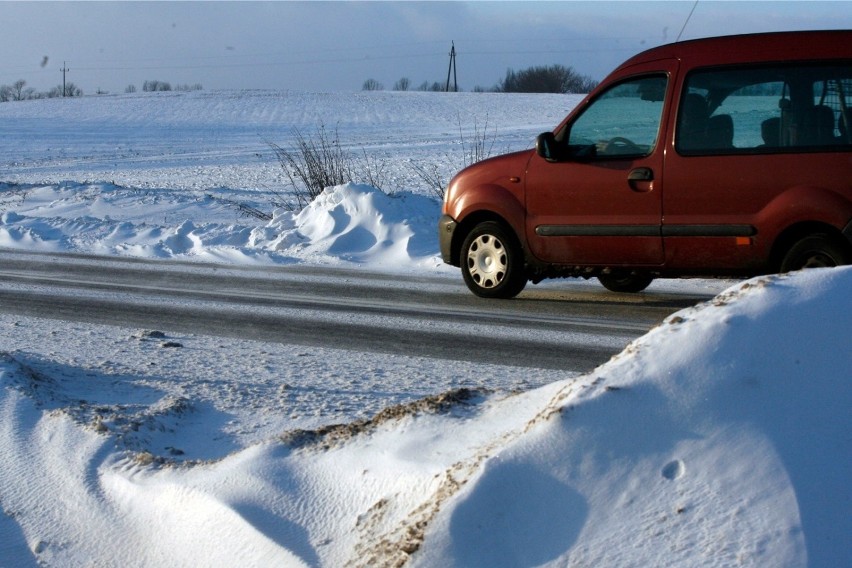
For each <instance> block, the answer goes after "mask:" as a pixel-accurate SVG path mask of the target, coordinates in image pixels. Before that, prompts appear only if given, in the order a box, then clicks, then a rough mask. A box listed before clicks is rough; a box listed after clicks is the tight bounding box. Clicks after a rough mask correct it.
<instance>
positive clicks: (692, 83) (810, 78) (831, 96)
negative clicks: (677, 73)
mask: <svg viewBox="0 0 852 568" xmlns="http://www.w3.org/2000/svg"><path fill="white" fill-rule="evenodd" d="M850 107H852V64H849V65H841V66H827V65H816V64H814V65H783V66H782V65H774V66H764V67H747V68H721V69H710V70H699V71H694V72H693V73H691V74H690V75H689V76H688V77H687V79H686V84H685V88H684V91H683V94H682V96H681V98H680V101H679V105H678V118H677V124H676V131H675V147H676V149H677V151H678V152H679V153H680V154H683V155H687V156H689V155H713V154H761V153H782V152H803V151H804V152H808V151H813V152H826V151H836V150H847V151H848V149H849V146H850V145H852V136H850V134H849V128H848V126H849V124H848V122H849V120H850V118H852V112H850V110H849V109H850Z"/></svg>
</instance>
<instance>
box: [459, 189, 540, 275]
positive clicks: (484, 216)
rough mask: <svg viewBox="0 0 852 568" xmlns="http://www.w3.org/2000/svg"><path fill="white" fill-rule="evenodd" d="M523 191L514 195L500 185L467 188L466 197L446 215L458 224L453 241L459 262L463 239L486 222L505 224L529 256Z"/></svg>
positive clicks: (462, 196)
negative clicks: (474, 228)
mask: <svg viewBox="0 0 852 568" xmlns="http://www.w3.org/2000/svg"><path fill="white" fill-rule="evenodd" d="M522 195H523V193H522V192H521V191H520V188H518V189H516V190H515V191H512V190H510V189H508V188H506V187H503V186H501V185H497V184H485V185H480V186H476V187H470V188H465V191H464V193H463V194H462V195H461V196H459V198H458V199H457V200H456V201H455V202H454V203H453V207H452V209H451V210H450V211H448V212H447V213H448V214H449V215H450V216H451V217H452V218H453V219H455V221H456V223H457V224H456V227H455V230H454V231H453V238H452V248H451V250H452V255H453V259H454V260H455V261H456V262H457V261H458V255H459V250H460V249H461V244H462V242H463V241H464V238H465V237H466V236H467V234H468V232H470V230H471V229H473V227H474V226H476V225H478V224H479V223H482V222H484V221H499V222H502V223H505V224H506V225H507V227H508V228H509V229H511V231H512V232H513V233H514V234H515V237H516V238H517V239H518V244H519V245H520V247H521V250H522V251H523V252H524V256H527V248H528V247H527V244H526V238H525V236H524V220H525V218H526V217H525V211H524V205H523V203H522Z"/></svg>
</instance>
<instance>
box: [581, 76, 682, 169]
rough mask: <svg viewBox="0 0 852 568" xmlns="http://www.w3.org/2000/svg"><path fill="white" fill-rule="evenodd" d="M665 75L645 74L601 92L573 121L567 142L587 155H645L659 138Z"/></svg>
mask: <svg viewBox="0 0 852 568" xmlns="http://www.w3.org/2000/svg"><path fill="white" fill-rule="evenodd" d="M666 83H667V77H666V76H665V75H653V76H644V77H640V78H635V79H631V80H628V81H625V82H623V83H619V84H617V85H615V86H613V87H612V88H610V89H608V90H606V91H604V92H603V93H602V94H601V95H600V96H598V97H597V98H596V99H595V100H594V101H592V103H591V104H590V105H589V106H588V107H587V108H586V110H585V111H583V113H582V114H581V115H580V116H579V117H577V119H576V120H574V122H573V124H571V126H570V131H569V133H568V137H567V145H568V147H569V149H570V151H571V152H572V153H574V154H575V155H580V156H589V157H593V156H594V157H604V158H606V157H610V158H611V157H635V156H646V155H648V154H650V153H651V152H653V151H654V147H655V146H656V144H657V140H658V139H659V132H660V119H661V117H662V113H663V100H664V98H665V97H664V95H665V91H666Z"/></svg>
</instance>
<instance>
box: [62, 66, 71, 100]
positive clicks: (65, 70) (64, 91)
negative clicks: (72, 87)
mask: <svg viewBox="0 0 852 568" xmlns="http://www.w3.org/2000/svg"><path fill="white" fill-rule="evenodd" d="M60 71H62V96H63V97H64V96H65V95H66V93H67V91H66V90H65V73H67V72H68V71H70V69H68V67H67V66H66V65H65V62H64V61H63V62H62V69H60Z"/></svg>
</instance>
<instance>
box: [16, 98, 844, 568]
mask: <svg viewBox="0 0 852 568" xmlns="http://www.w3.org/2000/svg"><path fill="white" fill-rule="evenodd" d="M576 102H577V99H576V98H572V97H561V96H552V95H518V96H515V95H511V96H509V95H497V94H476V93H459V94H434V93H356V94H352V93H349V94H346V93H336V94H325V93H314V94H306V93H285V92H265V91H247V92H211V93H204V92H196V93H182V94H158V95H149V94H140V95H125V96H110V97H87V98H81V99H70V100H45V101H29V102H21V103H5V104H0V124H2V131H3V136H2V137H0V247H7V248H18V249H26V250H44V251H56V252H85V253H94V254H102V255H120V256H136V257H146V258H159V259H163V258H175V259H182V260H187V259H189V260H198V261H208V262H219V263H231V264H256V265H261V266H262V265H265V264H277V265H287V264H295V263H300V264H307V265H311V264H333V265H338V266H343V267H349V268H351V269H352V270H359V269H369V270H379V271H384V272H387V273H390V274H393V273H395V272H398V271H403V272H407V273H420V274H424V275H428V276H429V277H438V278H446V281H447V283H448V285H450V284H453V285H455V284H457V282H458V280H459V279H460V276H459V275H458V273H457V271H454V270H451V269H449V268H447V267H445V266H442V265H441V263H440V261H439V259H438V255H437V239H436V236H435V220H436V218H437V215H438V212H439V209H440V205H439V203H438V202H437V201H435V200H434V199H433V198H432V197H431V196H430V193H429V189H428V187H425V186H424V184H423V182H422V180H421V179H419V177H418V176H417V175H416V174H415V172H414V165H416V164H428V165H430V166H436V167H438V168H439V170H440V171H441V172H442V175H445V176H446V177H449V175H451V174H452V172H453V171H454V169H455V168H457V167H458V166H459V165H460V162H461V157H460V156H461V155H462V154H463V153H464V150H465V148H464V147H463V145H464V146H466V145H468V144H470V143H471V142H472V140H473V139H474V138H475V137H476V132H477V131H480V132H481V131H482V130H483V129H485V128H486V125H487V129H486V132H488V133H489V138H490V134H491V133H492V132H493V133H494V138H493V146H494V147H493V151H494V152H502V151H504V150H510V149H518V148H523V147H528V146H530V145H531V144H532V140H533V138H534V136H535V135H536V134H537V133H538V132H539V131H542V130H545V129H548V128H550V127H552V126H553V125H554V124H556V123H557V122H558V121H559V120H560V119H561V118H562V117H563V116H564V114H565V113H566V112H567V110H568V109H570V108H571V107H572V106H573V105H574V104H576ZM320 125H325V127H326V128H327V129H334V130H336V132H337V133H338V135H339V137H340V141H341V144H343V145H344V146H346V147H347V148H351V149H352V150H353V151H354V152H355V153H358V154H362V155H367V156H369V157H370V158H371V159H372V160H375V161H374V162H373V164H374V166H375V165H376V164H380V165H381V171H382V172H383V176H382V177H383V183H382V184H381V185H382V188H383V190H384V191H379V190H377V189H375V188H373V187H370V186H368V185H366V184H352V185H345V186H339V187H335V188H330V189H329V190H328V191H327V192H326V193H325V194H324V195H323V196H321V197H320V199H318V200H317V201H316V202H315V203H314V204H313V205H311V206H310V207H308V208H307V209H305V210H303V211H301V212H290V211H285V210H281V209H279V210H275V209H274V207H273V206H272V202H273V201H274V200H275V198H276V196H277V195H278V194H279V192H280V190H281V188H282V184H283V177H282V173H281V169H280V166H279V165H278V163H277V162H276V161H275V159H274V156H273V155H272V153H271V151H270V148H269V146H268V144H267V143H268V142H273V143H277V144H279V145H287V144H288V143H289V141H290V140H291V139H292V134H293V132H292V130H293V128H298V129H300V130H301V131H303V132H306V133H310V132H311V131H314V130H315V129H317V128H319V127H320ZM359 181H363V180H359ZM247 210H252V211H260V212H263V213H267V214H269V215H273V217H272V218H271V219H266V218H259V217H257V216H251V215H246V214H245V212H246V211H247ZM731 284H732V283H713V282H707V281H698V282H688V283H673V284H667V283H659V284H654V285H653V286H652V287H651V288H650V289H649V292H648V293H650V294H653V293H654V290H655V289H661V288H665V287H666V286H675V287H678V286H679V287H690V286H700V287H701V289H702V292H704V291H706V290H707V289H716V290H718V291H719V292H721V293H720V295H719V296H717V298H716V299H715V300H713V301H711V302H708V303H706V304H702V305H699V306H696V307H694V308H689V309H687V310H683V311H681V312H679V313H677V314H674V315H673V316H671V317H670V318H668V320H667V321H666V322H665V323H664V324H663V325H661V326H659V327H657V328H655V329H653V330H652V331H651V332H649V333H648V334H647V335H646V336H644V337H642V338H640V339H638V340H637V341H635V342H634V343H632V344H631V345H630V346H629V347H628V348H627V349H625V351H624V352H623V353H621V354H620V355H618V356H617V357H615V358H613V360H611V361H610V362H609V363H607V364H605V365H603V366H601V367H599V368H598V369H596V370H595V371H594V372H592V373H590V374H588V375H585V376H579V377H577V376H574V375H573V374H570V373H561V372H558V371H546V370H541V369H519V368H509V367H507V368H499V369H494V368H491V369H489V371H490V372H488V373H486V374H485V376H488V377H489V378H493V377H502V378H501V379H500V381H501V382H499V384H490V383H488V382H483V380H482V376H483V374H482V373H481V369H477V368H476V366H474V365H472V364H461V363H458V362H442V361H435V360H424V359H419V358H415V357H393V356H377V355H375V354H365V353H352V352H346V351H341V350H335V349H332V348H331V347H329V348H323V349H314V348H305V347H298V346H286V345H283V346H282V345H274V344H266V343H261V342H252V341H234V340H227V341H223V340H221V339H218V338H211V337H205V336H202V335H189V336H187V335H177V334H175V333H173V332H171V331H170V330H168V329H164V330H140V329H124V328H115V327H107V326H93V325H84V324H77V323H60V322H56V321H48V320H38V319H34V318H22V317H11V316H0V382H2V391H0V506H2V515H0V566H3V567H6V566H12V567H17V566H113V565H126V566H301V565H312V566H316V565H321V566H335V567H336V566H347V565H352V566H382V565H384V566H396V565H400V564H402V563H404V562H406V561H407V562H408V563H409V564H410V565H412V566H489V567H491V566H538V565H553V566H637V567H638V566H643V567H644V566H758V567H764V566H773V567H774V566H780V567H785V566H814V567H839V566H850V565H852V545H850V538H849V535H850V534H852V521H850V519H852V516H851V515H850V514H849V511H850V506H852V495H850V489H849V487H850V473H852V472H850V467H851V466H850V464H852V452H850V444H852V439H850V431H852V429H850V419H849V408H850V407H852V404H850V403H852V400H850V395H849V392H850V390H849V386H848V379H849V369H850V368H852V350H850V349H849V347H848V344H849V332H850V324H849V321H850V315H852V299H850V296H849V294H848V290H849V289H850V286H851V285H852V269H849V268H844V269H835V270H813V271H808V272H805V273H801V274H793V275H788V276H781V277H767V278H761V279H756V280H752V281H748V282H745V283H735V284H733V285H731ZM552 285H559V283H554V284H552ZM589 285H590V286H592V285H593V284H589ZM728 286H730V288H728V289H727V290H725V288H726V287H728ZM158 332H162V333H158ZM178 344H179V345H181V347H176V346H174V345H178ZM170 346H174V347H170ZM517 389H520V392H516V391H517ZM335 425H337V426H335Z"/></svg>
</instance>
